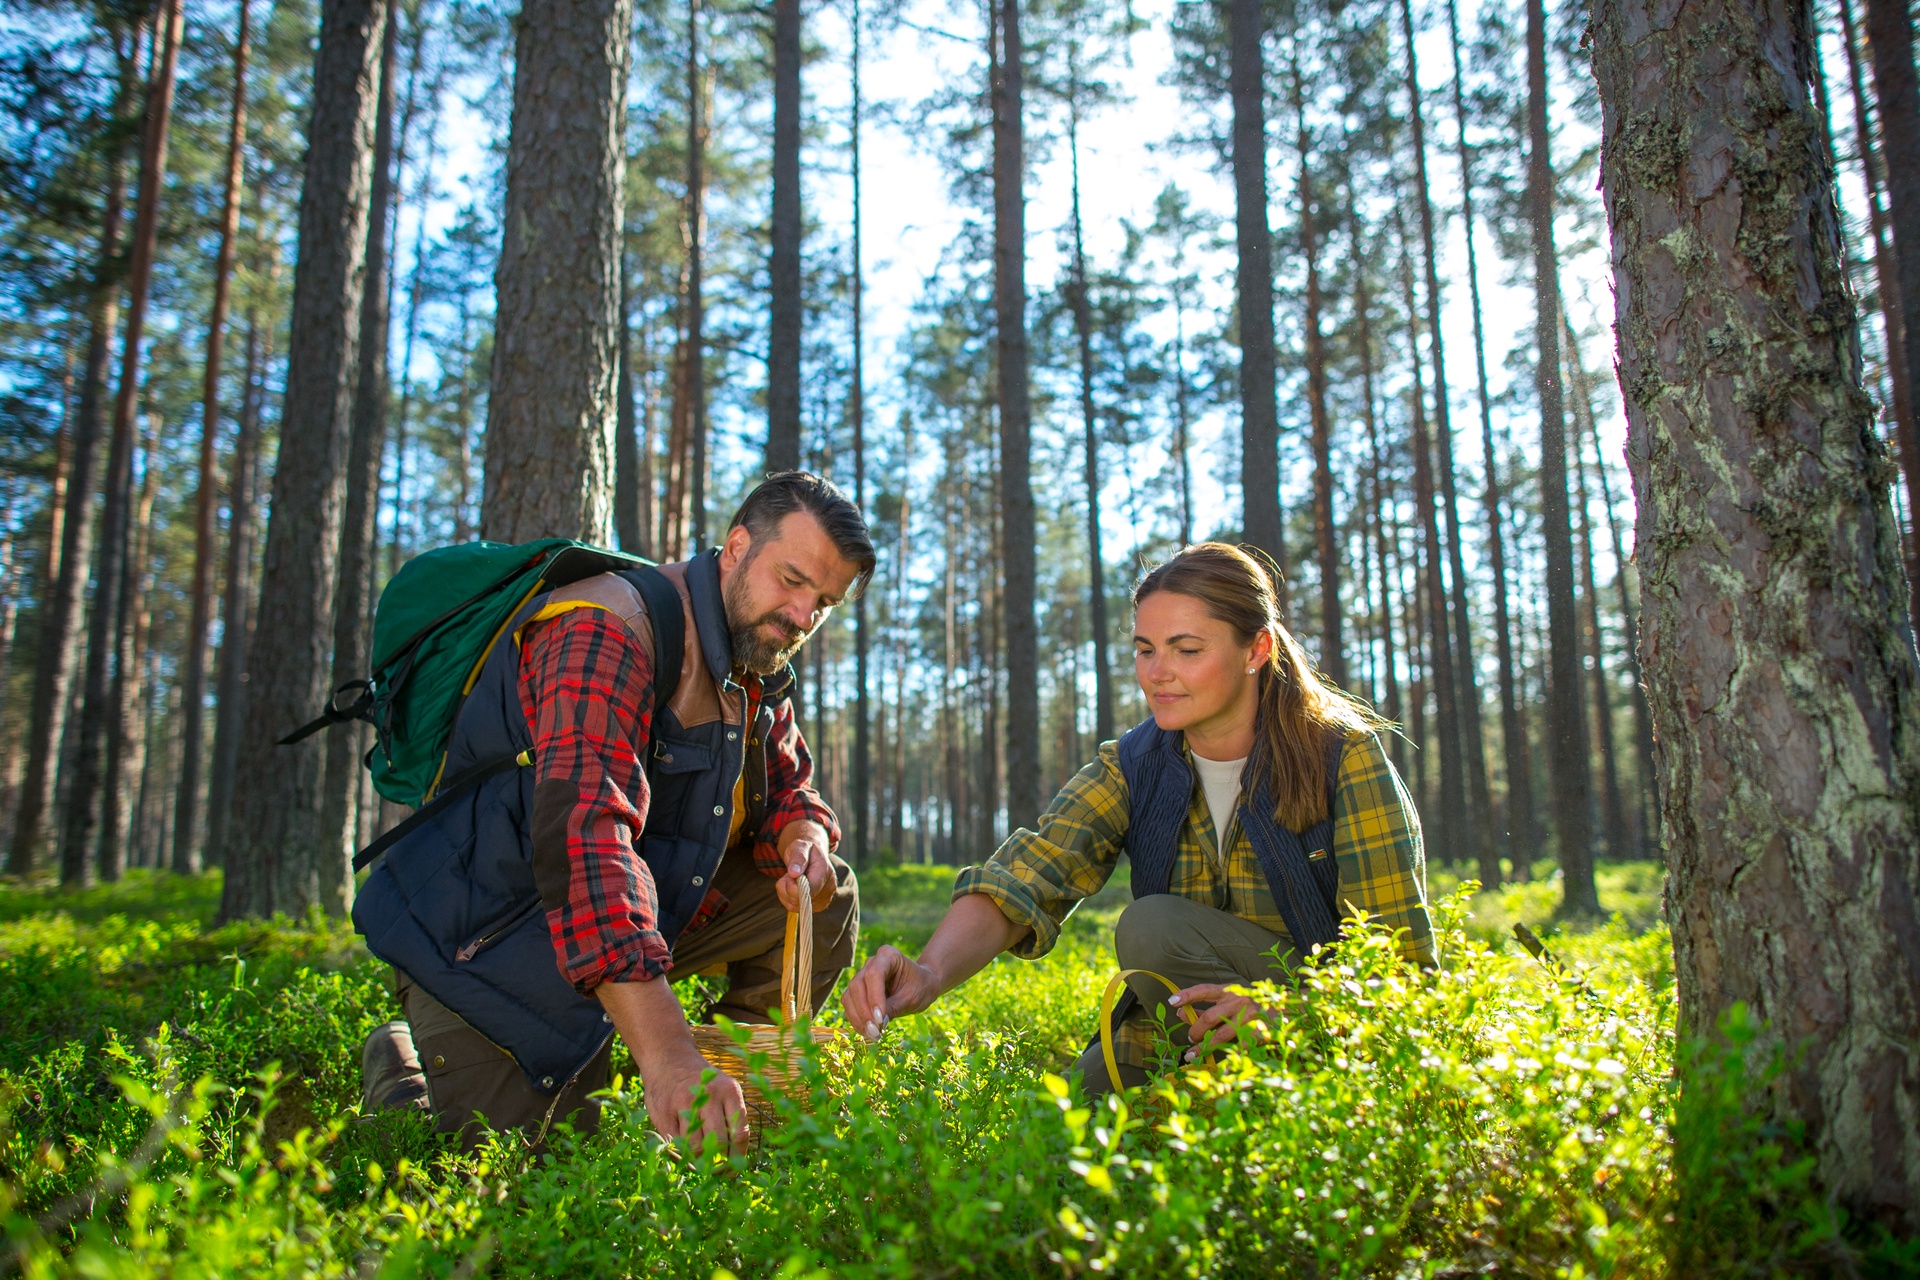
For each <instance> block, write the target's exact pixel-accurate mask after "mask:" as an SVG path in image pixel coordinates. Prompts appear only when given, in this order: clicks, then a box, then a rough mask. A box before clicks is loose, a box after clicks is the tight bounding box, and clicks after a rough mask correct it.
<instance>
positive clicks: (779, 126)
mask: <svg viewBox="0 0 1920 1280" xmlns="http://www.w3.org/2000/svg"><path fill="white" fill-rule="evenodd" d="M800 57H801V55H800V0H773V175H772V176H773V235H772V246H771V249H772V251H771V253H769V254H768V257H767V282H768V286H769V289H768V294H769V296H768V299H767V302H768V312H769V316H768V326H767V470H768V471H790V470H793V469H795V468H797V467H798V466H799V465H800V325H801V298H800V233H801V221H800V219H801V213H800Z"/></svg>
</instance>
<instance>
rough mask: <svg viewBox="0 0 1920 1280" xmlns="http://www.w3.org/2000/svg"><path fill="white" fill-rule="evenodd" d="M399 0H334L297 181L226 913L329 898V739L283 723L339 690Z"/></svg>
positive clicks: (302, 716) (324, 23)
mask: <svg viewBox="0 0 1920 1280" xmlns="http://www.w3.org/2000/svg"><path fill="white" fill-rule="evenodd" d="M386 22H387V3H386V0H326V3H325V5H324V7H323V8H322V10H321V17H320V43H319V51H318V53H317V55H316V57H315V59H314V69H313V80H314V88H313V120H312V124H311V126H310V127H309V131H308V150H307V173H306V184H305V186H304V188H303V189H302V191H301V195H300V241H299V256H298V259H297V264H298V265H297V266H296V268H295V272H294V283H293V317H292V327H291V330H290V334H289V339H288V359H287V385H286V394H285V399H284V404H283V407H282V412H281V418H280V453H279V460H278V462H277V463H276V465H275V467H274V472H273V506H272V510H271V513H270V515H269V516H268V519H267V548H266V556H265V560H264V563H263V566H262V569H261V579H260V610H259V621H258V623H257V624H256V626H255V629H254V638H253V643H252V646H251V648H252V652H254V653H256V654H268V655H271V660H270V661H266V662H252V663H250V664H249V669H248V681H247V718H246V730H245V737H244V740H243V742H244V745H243V749H242V750H241V753H240V758H239V761H238V768H237V772H236V776H235V779H234V814H233V829H232V835H233V838H232V844H231V847H232V850H233V853H232V856H231V857H230V858H229V859H228V862H227V869H226V881H225V886H224V891H223V894H222V897H221V903H220V914H221V916H222V917H223V918H229V919H230V918H232V917H235V916H244V915H266V914H269V913H271V912H274V911H286V912H288V913H290V914H298V913H300V912H302V911H305V910H306V909H307V908H308V907H310V906H313V905H315V904H317V903H318V901H319V882H318V877H317V874H316V871H317V869H316V863H315V858H316V854H317V853H318V852H319V850H320V848H321V845H322V843H323V840H322V835H321V831H320V805H321V782H322V773H321V770H322V765H323V751H324V748H323V746H322V744H321V741H320V740H319V739H316V738H309V739H307V740H306V741H304V742H301V743H298V744H296V745H294V746H290V747H283V746H280V745H278V742H279V738H280V737H281V735H282V734H284V733H286V732H287V731H288V730H289V729H292V728H293V727H295V726H296V725H299V724H302V723H304V722H305V721H306V720H308V719H310V718H312V716H313V714H314V712H315V710H316V709H317V708H318V707H319V706H320V705H321V703H322V702H324V701H325V699H326V697H327V693H328V687H327V686H328V680H327V677H328V674H329V672H330V667H329V665H328V662H327V649H328V647H329V646H328V641H329V640H330V639H331V638H332V632H333V612H334V609H333V606H334V584H335V575H336V572H337V564H336V554H337V552H338V550H339V546H340V526H341V521H342V511H341V507H342V505H343V502H344V499H345V496H346V469H347V447H348V437H349V436H350V434H351V429H352V423H353V401H354V393H355V390H356V387H357V383H358V377H357V374H358V369H359V356H360V301H361V293H362V291H363V290H364V288H365V284H366V279H365V276H366V256H367V219H368V212H369V210H368V205H369V197H370V196H371V194H372V187H373V129H374V116H375V114H376V105H377V99H378V96H379V79H380V47H381V43H382V40H383V37H384V33H385V29H386Z"/></svg>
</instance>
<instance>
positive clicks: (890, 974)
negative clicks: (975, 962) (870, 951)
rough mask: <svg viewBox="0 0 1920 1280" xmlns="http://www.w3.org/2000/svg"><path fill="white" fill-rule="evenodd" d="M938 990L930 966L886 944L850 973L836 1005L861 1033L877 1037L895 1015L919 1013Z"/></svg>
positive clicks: (936, 976)
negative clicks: (858, 968) (845, 988)
mask: <svg viewBox="0 0 1920 1280" xmlns="http://www.w3.org/2000/svg"><path fill="white" fill-rule="evenodd" d="M940 990H941V986H940V978H939V975H937V974H935V973H934V971H933V970H932V969H929V968H928V967H927V966H926V965H924V964H919V963H916V962H915V961H912V960H909V959H907V957H906V953H905V952H903V951H901V950H900V948H898V947H894V946H886V947H881V948H880V950H878V951H876V952H875V953H874V955H873V958H872V959H871V960H869V961H867V963H866V964H865V965H863V966H862V967H861V969H860V972H859V973H856V974H855V975H854V976H853V981H852V982H849V983H848V984H847V990H846V992H845V994H843V995H842V996H841V997H840V1007H841V1008H842V1009H843V1010H845V1011H846V1015H847V1021H848V1022H851V1023H852V1024H853V1025H854V1026H855V1027H857V1028H858V1029H859V1030H860V1033H861V1034H862V1035H864V1036H866V1038H867V1039H869V1040H878V1039H879V1038H880V1033H881V1032H882V1031H884V1030H886V1028H887V1023H888V1022H889V1021H890V1020H891V1019H892V1018H893V1017H894V1016H895V1015H897V1014H903V1013H918V1012H920V1011H921V1010H922V1009H924V1008H926V1007H927V1006H928V1005H930V1004H932V1003H933V1002H934V1000H935V998H936V997H938V996H939V994H940Z"/></svg>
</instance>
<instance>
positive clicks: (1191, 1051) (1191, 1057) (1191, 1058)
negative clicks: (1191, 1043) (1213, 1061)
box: [1186, 1049, 1195, 1062]
mask: <svg viewBox="0 0 1920 1280" xmlns="http://www.w3.org/2000/svg"><path fill="white" fill-rule="evenodd" d="M1194 1053H1195V1050H1192V1049H1189V1050H1187V1057H1186V1061H1188V1062H1192V1061H1193V1055H1194Z"/></svg>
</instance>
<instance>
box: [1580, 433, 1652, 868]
mask: <svg viewBox="0 0 1920 1280" xmlns="http://www.w3.org/2000/svg"><path fill="white" fill-rule="evenodd" d="M1587 429H1588V430H1589V431H1590V432H1592V433H1593V456H1594V461H1595V463H1596V466H1595V470H1597V471H1598V472H1599V474H1600V505H1601V507H1602V508H1603V509H1604V510H1605V511H1606V513H1607V536H1608V538H1609V540H1610V541H1611V543H1612V546H1613V587H1614V591H1615V593H1616V594H1618V596H1619V597H1620V599H1619V609H1620V618H1621V624H1622V628H1623V630H1624V639H1623V640H1622V643H1621V657H1622V658H1623V660H1624V661H1625V662H1626V664H1627V676H1628V678H1629V679H1630V680H1631V681H1632V682H1633V694H1632V699H1631V701H1632V705H1633V750H1634V763H1635V765H1636V766H1637V768H1636V777H1635V781H1636V784H1637V785H1636V786H1635V788H1634V801H1633V819H1634V833H1633V848H1634V856H1635V857H1636V858H1644V857H1646V856H1648V853H1649V851H1650V850H1651V849H1652V846H1653V842H1654V839H1655V838H1656V833H1655V831H1654V824H1655V822H1656V821H1658V819H1657V818H1656V816H1655V814H1654V808H1655V806H1656V805H1658V803H1659V800H1660V796H1659V787H1658V785H1657V782H1656V779H1655V777H1654V759H1653V721H1652V719H1651V718H1650V714H1649V712H1648V710H1647V690H1646V682H1645V680H1644V679H1643V678H1642V677H1641V673H1640V610H1639V608H1638V607H1637V606H1636V605H1635V604H1634V602H1633V598H1632V597H1631V596H1629V595H1628V594H1627V553H1626V548H1625V546H1624V545H1622V541H1621V538H1620V517H1619V514H1618V511H1617V509H1616V508H1615V507H1614V505H1613V481H1612V480H1610V479H1608V478H1607V471H1608V468H1607V462H1606V457H1605V456H1604V455H1603V454H1602V453H1601V452H1600V433H1599V428H1598V427H1597V426H1596V425H1595V423H1594V421H1593V415H1592V414H1591V413H1589V414H1588V415H1587Z"/></svg>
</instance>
